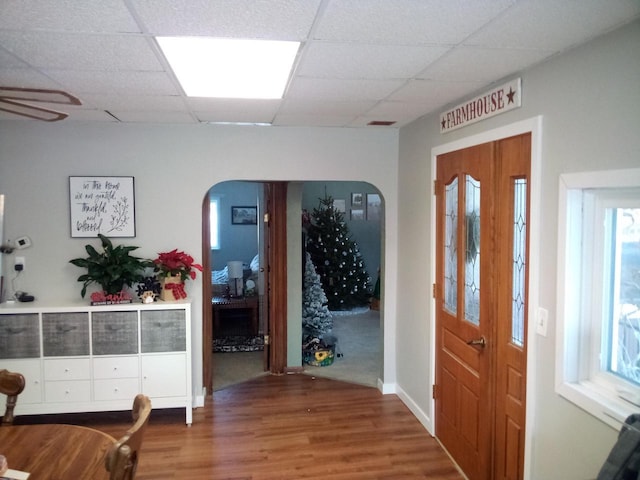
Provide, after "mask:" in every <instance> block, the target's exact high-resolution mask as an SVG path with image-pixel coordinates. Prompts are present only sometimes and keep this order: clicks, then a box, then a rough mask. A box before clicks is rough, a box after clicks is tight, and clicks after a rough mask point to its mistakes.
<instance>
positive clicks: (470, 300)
mask: <svg viewBox="0 0 640 480" xmlns="http://www.w3.org/2000/svg"><path fill="white" fill-rule="evenodd" d="M465 185H466V191H465V193H466V201H465V215H466V225H465V227H466V236H465V240H466V242H465V262H464V311H465V320H467V321H468V322H470V323H473V324H474V325H480V181H479V180H476V179H475V178H473V177H471V176H469V175H467V177H466V182H465Z"/></svg>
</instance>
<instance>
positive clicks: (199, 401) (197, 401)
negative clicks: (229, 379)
mask: <svg viewBox="0 0 640 480" xmlns="http://www.w3.org/2000/svg"><path fill="white" fill-rule="evenodd" d="M205 398H207V389H206V387H202V395H196V396H195V398H194V399H193V408H202V407H204V399H205Z"/></svg>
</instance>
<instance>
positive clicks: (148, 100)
mask: <svg viewBox="0 0 640 480" xmlns="http://www.w3.org/2000/svg"><path fill="white" fill-rule="evenodd" d="M80 100H81V101H82V104H83V106H85V107H87V108H96V109H100V110H109V111H111V110H113V111H115V110H118V111H134V110H141V111H145V112H183V113H188V111H189V110H188V108H187V106H186V105H185V102H184V100H183V98H182V97H180V96H177V95H176V96H169V95H124V94H121V95H115V94H114V95H103V94H98V95H95V94H90V93H85V94H82V95H81V96H80Z"/></svg>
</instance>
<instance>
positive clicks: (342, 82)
mask: <svg viewBox="0 0 640 480" xmlns="http://www.w3.org/2000/svg"><path fill="white" fill-rule="evenodd" d="M402 85H404V80H351V79H332V78H297V79H296V80H295V81H294V82H293V84H292V85H291V86H290V87H289V90H288V92H287V98H288V99H305V98H307V99H311V100H316V101H317V100H328V101H330V100H345V101H346V100H350V101H353V100H377V99H379V98H384V97H386V96H388V95H390V94H391V93H393V92H394V91H395V90H397V89H398V88H400V87H401V86H402Z"/></svg>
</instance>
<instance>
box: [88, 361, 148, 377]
mask: <svg viewBox="0 0 640 480" xmlns="http://www.w3.org/2000/svg"><path fill="white" fill-rule="evenodd" d="M139 370H140V367H139V363H138V357H104V358H94V359H93V378H96V379H99V378H132V377H136V378H137V377H138V371H139Z"/></svg>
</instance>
